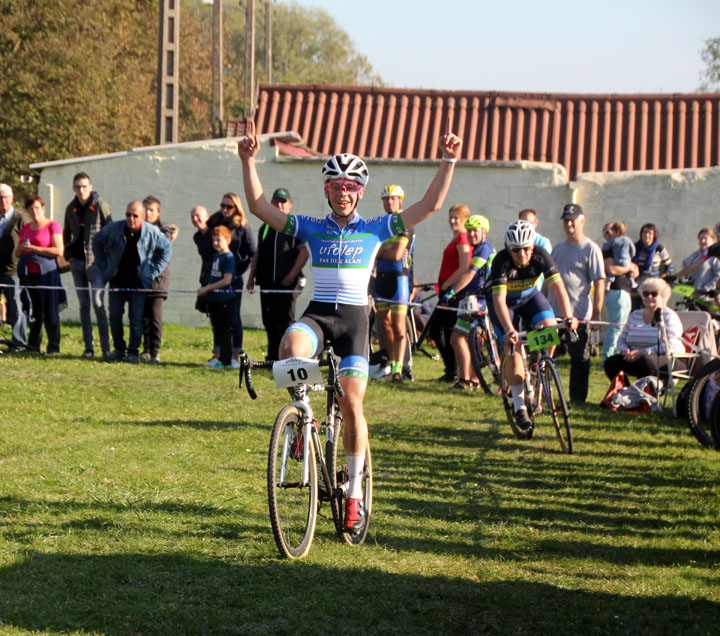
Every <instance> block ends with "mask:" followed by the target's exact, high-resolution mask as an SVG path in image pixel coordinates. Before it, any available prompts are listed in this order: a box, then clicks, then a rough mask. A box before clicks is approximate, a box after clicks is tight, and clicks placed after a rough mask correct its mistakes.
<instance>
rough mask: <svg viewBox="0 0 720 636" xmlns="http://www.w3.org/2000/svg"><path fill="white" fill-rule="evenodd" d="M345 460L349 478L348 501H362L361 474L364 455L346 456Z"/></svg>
mask: <svg viewBox="0 0 720 636" xmlns="http://www.w3.org/2000/svg"><path fill="white" fill-rule="evenodd" d="M346 459H347V464H348V477H349V478H350V485H349V486H348V493H347V496H348V498H349V499H362V496H363V491H362V472H363V466H364V465H365V455H347V456H346Z"/></svg>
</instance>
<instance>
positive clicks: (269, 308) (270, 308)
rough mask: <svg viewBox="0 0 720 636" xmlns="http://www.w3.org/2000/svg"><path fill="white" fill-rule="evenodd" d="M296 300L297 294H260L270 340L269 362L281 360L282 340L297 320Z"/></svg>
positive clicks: (264, 323)
mask: <svg viewBox="0 0 720 636" xmlns="http://www.w3.org/2000/svg"><path fill="white" fill-rule="evenodd" d="M296 298H297V295H296V294H287V293H284V294H263V293H262V292H260V309H261V311H262V321H263V326H264V327H265V331H266V332H267V340H268V349H267V359H268V360H278V359H279V355H280V354H279V349H280V340H282V337H283V334H284V333H285V330H286V329H287V328H288V327H289V326H290V323H291V322H292V321H293V320H295V299H296Z"/></svg>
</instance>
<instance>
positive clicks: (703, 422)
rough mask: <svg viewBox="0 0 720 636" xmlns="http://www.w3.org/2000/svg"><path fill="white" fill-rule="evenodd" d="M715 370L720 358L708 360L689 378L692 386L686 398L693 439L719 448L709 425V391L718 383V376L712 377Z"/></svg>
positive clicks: (718, 367)
mask: <svg viewBox="0 0 720 636" xmlns="http://www.w3.org/2000/svg"><path fill="white" fill-rule="evenodd" d="M716 371H720V358H716V359H715V360H712V361H710V362H708V363H707V364H706V365H705V366H703V367H702V368H701V369H700V371H699V372H698V374H697V375H696V376H695V377H694V378H693V379H692V380H691V382H692V386H691V388H690V393H688V400H687V416H688V425H689V426H690V431H691V432H692V434H693V435H694V436H695V439H697V441H698V442H700V443H701V444H702V445H703V446H705V447H706V448H720V447H718V446H716V444H715V440H714V439H713V436H712V432H711V426H710V422H711V408H710V407H711V405H712V398H713V395H712V393H710V392H714V391H717V388H716V387H715V386H713V385H714V384H717V383H720V378H718V379H715V378H714V377H712V376H714V375H715V372H716ZM711 379H712V381H711Z"/></svg>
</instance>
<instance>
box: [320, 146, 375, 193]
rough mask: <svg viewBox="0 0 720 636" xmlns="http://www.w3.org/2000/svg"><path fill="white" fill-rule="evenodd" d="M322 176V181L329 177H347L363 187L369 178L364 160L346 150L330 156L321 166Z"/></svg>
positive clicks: (329, 178) (328, 179) (327, 179)
mask: <svg viewBox="0 0 720 636" xmlns="http://www.w3.org/2000/svg"><path fill="white" fill-rule="evenodd" d="M322 176H323V181H326V182H327V181H330V180H331V179H349V180H350V181H355V182H357V183H359V184H360V185H361V186H363V187H365V186H366V185H367V182H368V179H369V178H370V175H369V174H368V169H367V166H366V165H365V162H364V161H363V160H362V159H360V157H357V156H355V155H351V154H349V153H346V152H344V153H341V154H338V155H333V156H332V157H330V159H328V160H327V161H326V162H325V165H324V166H323V169H322Z"/></svg>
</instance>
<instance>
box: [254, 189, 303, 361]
mask: <svg viewBox="0 0 720 636" xmlns="http://www.w3.org/2000/svg"><path fill="white" fill-rule="evenodd" d="M271 203H272V204H273V205H274V206H275V207H276V208H277V209H278V210H280V211H281V212H284V213H285V214H290V210H292V207H293V202H292V197H291V196H290V193H289V192H288V190H287V189H286V188H278V189H277V190H275V192H273V195H272V199H271ZM307 259H308V251H307V248H306V247H305V243H303V242H302V241H301V240H300V239H297V238H295V237H293V236H289V235H287V234H282V233H280V232H276V231H275V230H274V229H273V228H271V227H270V226H269V225H266V224H265V223H263V224H262V225H261V226H260V230H259V232H258V244H257V250H256V251H255V254H254V255H253V258H252V262H251V263H250V274H249V276H248V283H247V291H249V292H252V291H254V289H255V284H256V283H257V284H258V285H259V286H260V288H261V290H263V291H261V292H260V309H261V312H262V321H263V325H264V326H265V331H266V332H267V339H268V350H267V358H266V359H267V360H279V358H280V354H279V352H278V349H279V347H280V340H281V339H282V337H283V334H284V333H285V330H286V329H287V328H288V326H289V325H290V323H292V322H293V321H294V320H295V299H296V298H297V291H295V290H298V289H300V288H301V285H300V279H301V278H302V268H303V266H304V265H305V263H306V262H307ZM270 290H272V291H276V292H278V293H263V292H269V291H270Z"/></svg>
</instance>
